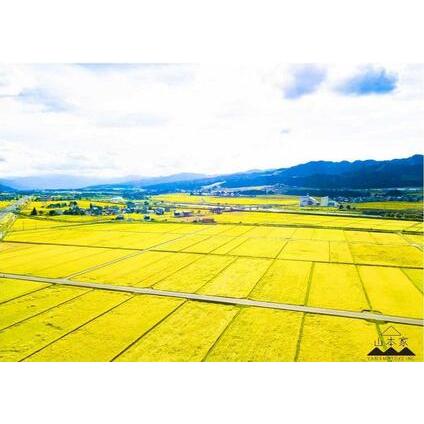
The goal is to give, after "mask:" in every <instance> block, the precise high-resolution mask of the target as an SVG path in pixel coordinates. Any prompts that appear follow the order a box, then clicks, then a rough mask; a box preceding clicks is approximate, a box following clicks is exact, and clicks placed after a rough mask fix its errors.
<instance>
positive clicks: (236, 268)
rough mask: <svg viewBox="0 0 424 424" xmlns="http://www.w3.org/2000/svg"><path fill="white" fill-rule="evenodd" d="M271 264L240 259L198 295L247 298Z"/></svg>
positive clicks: (263, 261)
mask: <svg viewBox="0 0 424 424" xmlns="http://www.w3.org/2000/svg"><path fill="white" fill-rule="evenodd" d="M270 264H271V260H269V259H259V258H258V259H254V258H238V259H237V260H236V261H235V262H233V263H232V264H231V265H230V266H228V267H227V268H225V269H224V270H223V271H222V272H221V273H220V274H219V275H217V276H216V277H215V278H214V279H213V280H211V281H210V282H209V283H207V284H206V285H205V286H203V287H202V288H201V289H200V290H199V291H198V293H200V294H208V295H212V296H228V297H241V298H243V297H246V296H248V295H249V293H250V292H251V290H252V289H253V287H255V285H256V283H257V282H258V281H259V279H260V278H261V277H262V275H263V274H264V273H265V271H266V270H267V269H268V267H269V266H270Z"/></svg>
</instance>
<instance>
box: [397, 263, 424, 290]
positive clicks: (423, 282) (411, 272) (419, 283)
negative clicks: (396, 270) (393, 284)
mask: <svg viewBox="0 0 424 424" xmlns="http://www.w3.org/2000/svg"><path fill="white" fill-rule="evenodd" d="M402 271H403V272H404V273H405V274H406V275H407V276H408V277H409V279H410V280H411V281H412V282H413V283H414V284H415V286H416V287H417V289H418V290H420V291H421V293H422V292H424V273H423V270H422V269H411V268H402Z"/></svg>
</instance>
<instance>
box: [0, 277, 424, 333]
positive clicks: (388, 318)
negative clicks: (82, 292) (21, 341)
mask: <svg viewBox="0 0 424 424" xmlns="http://www.w3.org/2000/svg"><path fill="white" fill-rule="evenodd" d="M0 278H13V279H16V280H29V281H37V282H42V283H51V284H63V285H67V286H75V287H87V288H94V289H103V290H112V291H119V292H127V293H135V294H148V295H155V296H167V297H178V298H183V299H190V300H197V301H201V302H212V303H223V304H229V305H242V306H255V307H258V308H268V309H281V310H284V311H295V312H307V313H311V314H320V315H332V316H337V317H346V318H356V319H365V320H371V321H378V322H393V323H397V324H410V325H418V326H424V320H420V319H415V318H405V317H398V316H392V315H383V314H376V313H372V312H354V311H344V310H340V309H329V308H318V307H314V306H301V305H290V304H287V303H274V302H263V301H259V300H251V299H238V298H234V297H222V296H209V295H201V294H195V293H184V292H176V291H166V290H156V289H151V288H143V287H128V286H117V285H112V284H104V283H88V282H85V281H71V280H67V279H65V278H46V277H33V276H28V275H22V274H7V273H0Z"/></svg>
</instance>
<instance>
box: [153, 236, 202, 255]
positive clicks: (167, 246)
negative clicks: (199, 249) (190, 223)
mask: <svg viewBox="0 0 424 424" xmlns="http://www.w3.org/2000/svg"><path fill="white" fill-rule="evenodd" d="M208 237H209V236H207V235H200V234H188V235H187V236H185V237H182V238H178V239H177V240H175V241H170V242H168V243H164V244H162V245H161V246H158V247H157V248H156V249H157V250H166V251H173V252H180V251H181V250H184V249H187V248H188V247H190V246H193V245H195V244H196V243H199V242H201V241H203V240H206V239H207V238H208Z"/></svg>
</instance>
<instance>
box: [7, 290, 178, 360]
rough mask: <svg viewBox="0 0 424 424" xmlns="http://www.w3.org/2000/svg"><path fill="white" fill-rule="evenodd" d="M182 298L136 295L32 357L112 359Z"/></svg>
mask: <svg viewBox="0 0 424 424" xmlns="http://www.w3.org/2000/svg"><path fill="white" fill-rule="evenodd" d="M87 296H88V295H87ZM182 302H183V300H180V299H176V298H164V297H156V296H135V297H133V298H132V299H130V300H129V301H127V302H124V303H122V304H120V305H119V306H117V307H115V308H114V309H112V310H111V311H110V312H108V313H107V314H105V315H101V316H99V317H98V318H96V319H95V320H94V321H91V322H89V323H88V324H85V325H83V326H82V327H80V328H78V329H77V330H75V331H73V332H71V333H69V334H68V335H66V336H65V337H63V338H61V339H60V340H58V341H56V342H54V343H53V344H50V345H49V346H47V347H46V348H45V349H43V350H41V351H40V352H38V353H36V354H35V355H33V356H31V357H30V358H29V360H30V361H83V362H87V361H97V362H98V361H111V360H112V359H113V358H114V357H115V356H117V355H119V353H121V352H122V351H123V350H124V349H126V348H127V347H128V346H129V345H130V344H131V343H133V342H134V341H136V340H137V339H138V338H139V337H141V336H143V334H145V333H146V332H147V331H149V330H150V329H151V328H152V327H153V326H154V325H156V324H157V323H158V322H159V321H160V320H161V319H163V318H164V317H165V316H167V315H168V314H169V313H171V312H172V311H173V310H174V309H175V308H177V307H178V306H179V305H181V303H182ZM0 338H1V334H0ZM99 340H101V343H99Z"/></svg>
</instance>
